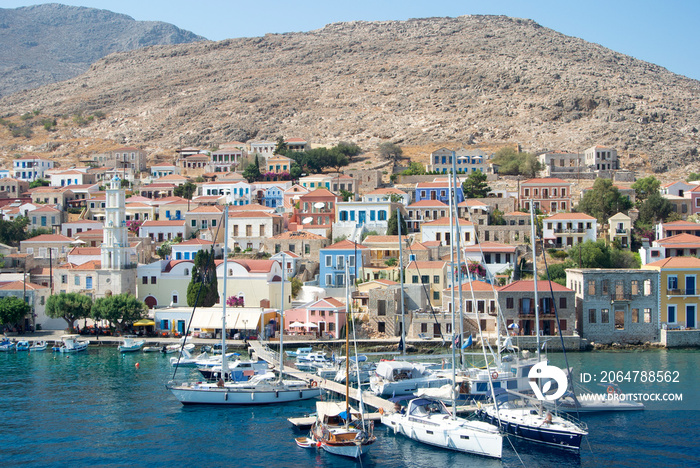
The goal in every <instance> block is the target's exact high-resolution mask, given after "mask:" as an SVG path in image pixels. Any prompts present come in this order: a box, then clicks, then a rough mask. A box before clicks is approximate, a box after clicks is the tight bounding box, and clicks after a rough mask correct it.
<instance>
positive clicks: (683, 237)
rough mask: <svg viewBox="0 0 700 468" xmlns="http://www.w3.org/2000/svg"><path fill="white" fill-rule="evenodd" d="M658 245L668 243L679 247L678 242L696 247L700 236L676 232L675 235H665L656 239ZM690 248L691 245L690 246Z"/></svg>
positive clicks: (699, 242)
mask: <svg viewBox="0 0 700 468" xmlns="http://www.w3.org/2000/svg"><path fill="white" fill-rule="evenodd" d="M656 242H657V243H658V244H659V245H663V246H665V245H669V246H674V247H680V245H679V244H690V245H693V246H695V247H697V246H698V245H699V244H700V237H698V236H694V235H692V234H687V233H683V234H676V235H675V236H670V237H665V238H663V239H659V240H657V241H656ZM691 248H692V247H691Z"/></svg>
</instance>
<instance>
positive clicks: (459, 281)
mask: <svg viewBox="0 0 700 468" xmlns="http://www.w3.org/2000/svg"><path fill="white" fill-rule="evenodd" d="M452 177H453V178H454V210H455V219H456V220H457V221H456V222H455V231H456V232H457V269H458V272H457V287H458V288H459V291H458V292H459V344H460V346H459V358H460V359H459V362H460V367H461V368H462V369H464V348H462V346H461V345H462V340H463V339H464V298H463V297H462V248H461V247H460V242H461V241H462V233H461V231H460V228H459V205H458V204H457V190H462V187H461V185H459V180H458V178H457V153H456V152H453V153H452ZM465 205H466V199H465ZM465 208H466V210H467V212H469V207H468V206H465ZM474 232H475V233H476V229H475V230H474ZM464 265H465V266H466V265H467V259H466V257H465V259H464ZM467 275H469V270H468V269H467ZM452 294H453V295H454V290H453V292H452ZM478 317H479V314H478V311H477V320H478ZM453 365H454V364H453Z"/></svg>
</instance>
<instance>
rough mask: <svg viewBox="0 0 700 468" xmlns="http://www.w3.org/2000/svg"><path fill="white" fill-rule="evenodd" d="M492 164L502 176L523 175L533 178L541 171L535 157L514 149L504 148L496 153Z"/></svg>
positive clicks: (540, 166)
mask: <svg viewBox="0 0 700 468" xmlns="http://www.w3.org/2000/svg"><path fill="white" fill-rule="evenodd" d="M493 164H495V165H497V166H498V173H499V174H502V175H523V176H525V177H535V176H536V175H537V172H539V171H541V170H542V165H541V164H540V162H539V161H538V160H537V156H535V155H534V154H530V153H524V152H518V151H517V150H516V149H515V148H512V147H504V148H501V149H499V150H498V151H496V154H495V155H494V158H493Z"/></svg>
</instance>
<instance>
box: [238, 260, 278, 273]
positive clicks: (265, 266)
mask: <svg viewBox="0 0 700 468" xmlns="http://www.w3.org/2000/svg"><path fill="white" fill-rule="evenodd" d="M229 261H230V262H234V263H238V264H239V265H241V266H242V267H243V268H245V269H246V270H248V271H249V272H251V273H269V272H270V271H271V270H272V266H273V265H275V264H276V263H277V262H276V261H275V260H243V259H240V260H239V259H233V260H229Z"/></svg>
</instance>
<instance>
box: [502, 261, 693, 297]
mask: <svg viewBox="0 0 700 468" xmlns="http://www.w3.org/2000/svg"><path fill="white" fill-rule="evenodd" d="M698 261H700V259H698ZM550 286H551V290H552V291H554V292H574V291H573V290H572V289H569V288H566V287H564V286H562V285H561V284H559V283H555V282H554V281H544V280H540V281H538V282H537V292H547V293H548V292H549V291H550ZM496 290H497V291H498V292H499V293H500V292H534V291H535V281H534V280H520V281H514V282H513V283H510V284H507V285H505V286H502V287H500V288H496Z"/></svg>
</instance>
